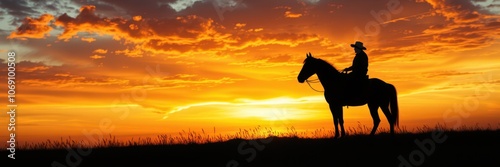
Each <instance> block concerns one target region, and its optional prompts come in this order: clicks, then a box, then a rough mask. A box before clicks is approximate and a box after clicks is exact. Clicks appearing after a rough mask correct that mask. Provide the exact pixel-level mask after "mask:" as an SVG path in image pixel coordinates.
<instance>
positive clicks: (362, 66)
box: [343, 41, 368, 102]
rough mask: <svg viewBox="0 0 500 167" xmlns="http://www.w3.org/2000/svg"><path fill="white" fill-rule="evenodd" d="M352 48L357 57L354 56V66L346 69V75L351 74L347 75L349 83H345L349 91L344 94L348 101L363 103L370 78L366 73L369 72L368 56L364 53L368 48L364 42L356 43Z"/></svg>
mask: <svg viewBox="0 0 500 167" xmlns="http://www.w3.org/2000/svg"><path fill="white" fill-rule="evenodd" d="M351 47H353V48H354V52H355V53H356V56H354V60H353V61H352V66H351V67H348V68H346V69H344V72H346V73H347V72H348V71H351V72H350V73H348V74H347V78H346V79H347V82H346V83H345V84H346V85H345V86H346V88H347V89H346V90H344V91H345V92H343V93H345V94H344V97H346V98H347V99H346V100H347V101H351V102H361V101H364V100H365V99H366V96H367V94H366V92H367V83H368V76H367V75H366V73H367V72H368V56H367V55H366V53H365V52H364V51H363V50H366V48H365V47H364V46H363V43H362V42H360V41H356V43H354V44H351Z"/></svg>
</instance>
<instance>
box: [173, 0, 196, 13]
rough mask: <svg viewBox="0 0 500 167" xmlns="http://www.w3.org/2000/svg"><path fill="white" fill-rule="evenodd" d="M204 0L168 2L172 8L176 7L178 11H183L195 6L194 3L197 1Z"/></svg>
mask: <svg viewBox="0 0 500 167" xmlns="http://www.w3.org/2000/svg"><path fill="white" fill-rule="evenodd" d="M201 1H203V0H187V1H186V0H177V1H175V2H173V3H168V5H170V7H172V9H174V10H175V11H176V12H179V11H182V10H184V9H186V8H188V7H190V6H193V4H194V3H196V2H201Z"/></svg>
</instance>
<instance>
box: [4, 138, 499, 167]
mask: <svg viewBox="0 0 500 167" xmlns="http://www.w3.org/2000/svg"><path fill="white" fill-rule="evenodd" d="M1 153H2V155H5V158H4V159H7V156H6V155H7V154H8V153H7V152H5V151H2V152H1ZM3 162H4V163H7V165H8V166H10V165H14V166H18V165H26V164H36V166H59V167H63V166H68V167H69V166H79V167H84V166H85V167H87V166H89V167H90V166H91V167H99V166H162V167H164V166H219V167H225V166H232V167H235V166H240V167H243V166H245V167H247V166H248V167H255V166H259V167H263V166H287V167H290V166H292V167H293V166H366V165H369V166H500V130H491V129H485V130H479V129H476V130H461V131H453V130H445V131H437V130H434V131H427V132H419V133H403V134H397V135H395V136H391V135H389V134H378V135H376V136H368V135H360V134H358V135H350V136H347V137H344V138H341V139H333V138H315V139H312V138H298V137H267V138H262V139H255V140H244V139H231V140H228V141H223V142H212V143H202V144H195V143H192V144H168V145H161V144H151V145H129V146H115V147H114V146H108V147H102V148H93V149H79V148H72V149H69V148H68V149H29V150H19V151H17V152H16V160H11V159H8V160H7V161H3Z"/></svg>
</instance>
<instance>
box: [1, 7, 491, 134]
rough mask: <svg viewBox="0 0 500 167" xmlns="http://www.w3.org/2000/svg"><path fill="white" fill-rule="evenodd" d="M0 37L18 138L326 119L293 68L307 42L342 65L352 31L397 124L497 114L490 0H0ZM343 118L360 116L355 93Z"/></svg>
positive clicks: (470, 122)
mask: <svg viewBox="0 0 500 167" xmlns="http://www.w3.org/2000/svg"><path fill="white" fill-rule="evenodd" d="M0 38H1V39H2V40H0V53H1V54H2V56H1V57H0V59H2V68H0V69H1V70H2V71H3V72H2V74H3V75H1V76H0V78H2V80H4V81H6V80H7V79H6V78H7V72H6V71H7V64H6V58H7V52H10V51H13V52H15V53H16V56H17V57H16V58H17V61H16V62H17V65H16V81H17V82H16V92H17V93H16V97H17V104H18V107H17V110H18V111H17V118H16V123H17V127H16V128H17V129H16V130H17V131H16V134H17V136H18V139H19V140H20V142H23V141H29V142H36V141H44V140H47V139H59V138H61V137H63V138H65V137H69V136H71V137H72V138H78V137H82V136H84V135H86V134H92V132H95V133H102V134H112V135H115V136H122V137H135V138H138V137H143V136H151V135H153V136H154V135H159V134H169V133H172V134H175V133H178V132H180V131H182V130H186V131H188V130H194V131H200V130H201V129H204V130H205V131H210V132H212V131H213V129H214V128H215V129H216V131H217V133H230V132H233V131H237V130H238V129H240V128H241V129H245V128H253V127H256V126H259V125H260V126H263V127H273V128H275V129H282V128H286V127H292V126H293V127H295V128H296V129H297V130H300V131H305V130H308V131H314V130H316V129H320V128H325V129H332V128H333V121H332V115H331V113H330V111H329V109H328V105H327V103H326V101H325V100H324V97H323V94H322V93H318V92H315V91H313V90H312V89H311V88H309V86H307V84H300V83H298V82H297V75H298V73H299V71H300V69H301V67H302V62H303V60H304V59H305V57H306V53H307V52H311V53H312V54H313V56H315V57H317V58H321V59H324V60H326V61H328V62H330V63H331V64H333V65H334V66H335V67H336V68H337V69H339V70H341V69H344V68H346V67H349V66H350V65H351V63H352V59H353V57H354V51H353V49H352V48H351V47H350V44H351V43H354V42H355V41H357V40H359V41H362V42H363V43H364V45H365V46H366V47H367V50H366V53H367V54H368V57H369V62H370V64H369V71H368V74H369V75H370V77H371V78H380V79H382V80H384V81H386V82H388V83H391V84H393V85H394V86H395V87H396V89H397V91H398V100H399V108H400V126H402V127H406V128H407V129H408V130H412V129H414V128H417V127H422V126H424V125H427V126H434V125H436V124H441V125H447V126H449V127H454V126H463V125H465V126H476V125H479V126H489V125H491V126H492V127H495V128H496V127H500V121H499V120H500V103H499V101H500V49H499V48H500V1H498V0H374V1H366V0H145V1H139V0H102V1H97V0H61V1H56V0H49V1H46V2H44V1H26V0H4V1H1V2H0ZM315 77H316V76H313V77H312V78H315ZM312 86H313V87H314V88H316V89H323V88H322V87H321V85H320V84H312ZM1 87H2V88H4V89H2V90H3V91H4V92H6V91H7V89H6V88H7V82H1ZM1 99H2V100H1V102H2V103H0V104H2V106H6V105H7V95H6V93H4V96H3V97H1ZM5 108H6V107H5ZM6 110H7V109H5V110H4V111H6ZM379 114H380V116H381V119H382V122H381V128H388V123H387V119H386V118H385V117H384V116H383V114H382V112H381V111H379ZM0 117H1V118H2V119H1V120H2V121H1V123H2V124H3V125H2V126H7V124H8V123H7V121H8V115H7V114H1V115H0ZM344 117H345V124H346V127H347V128H356V127H358V125H364V126H367V127H368V128H371V127H372V120H371V117H370V114H369V111H368V107H367V106H361V107H349V108H345V107H344ZM103 125H104V126H105V127H107V126H108V125H109V126H110V128H105V129H103V128H102V126H103ZM2 129H4V128H2ZM7 135H8V132H7V130H6V129H4V130H2V133H1V136H0V137H2V138H7Z"/></svg>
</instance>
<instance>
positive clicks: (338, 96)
mask: <svg viewBox="0 0 500 167" xmlns="http://www.w3.org/2000/svg"><path fill="white" fill-rule="evenodd" d="M303 64H304V65H303V66H302V69H301V70H300V73H299V75H298V77H297V80H298V81H299V83H304V81H306V82H309V81H308V80H307V79H308V78H309V77H311V76H312V75H314V74H316V75H317V76H318V79H319V81H320V83H321V85H322V86H323V89H324V96H325V100H326V102H327V103H328V105H329V107H330V111H331V112H332V115H333V122H334V127H335V137H334V138H339V128H338V125H339V124H340V129H341V132H340V133H341V136H340V137H343V136H345V130H344V118H343V107H344V106H363V105H366V104H368V108H369V110H370V115H371V117H372V119H373V128H372V130H371V132H370V136H373V135H375V132H376V131H377V128H378V126H379V124H380V118H379V115H378V108H381V109H382V112H383V113H384V115H385V116H386V118H387V120H388V122H389V124H390V134H391V135H394V126H399V108H398V101H397V92H396V88H395V87H394V85H392V84H390V83H387V82H385V81H383V80H381V79H378V78H368V77H367V78H368V79H366V80H368V85H369V86H368V87H367V89H366V91H367V92H366V96H364V97H365V98H363V100H362V101H353V100H345V98H343V95H345V93H344V94H342V93H341V92H342V91H344V90H346V85H348V84H346V83H345V82H346V79H345V78H346V75H347V74H344V73H341V72H339V71H338V70H337V69H335V67H334V66H333V65H331V64H330V63H328V62H327V61H325V60H322V59H319V58H315V57H313V56H312V55H311V53H309V54H306V59H305V60H304V62H303Z"/></svg>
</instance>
